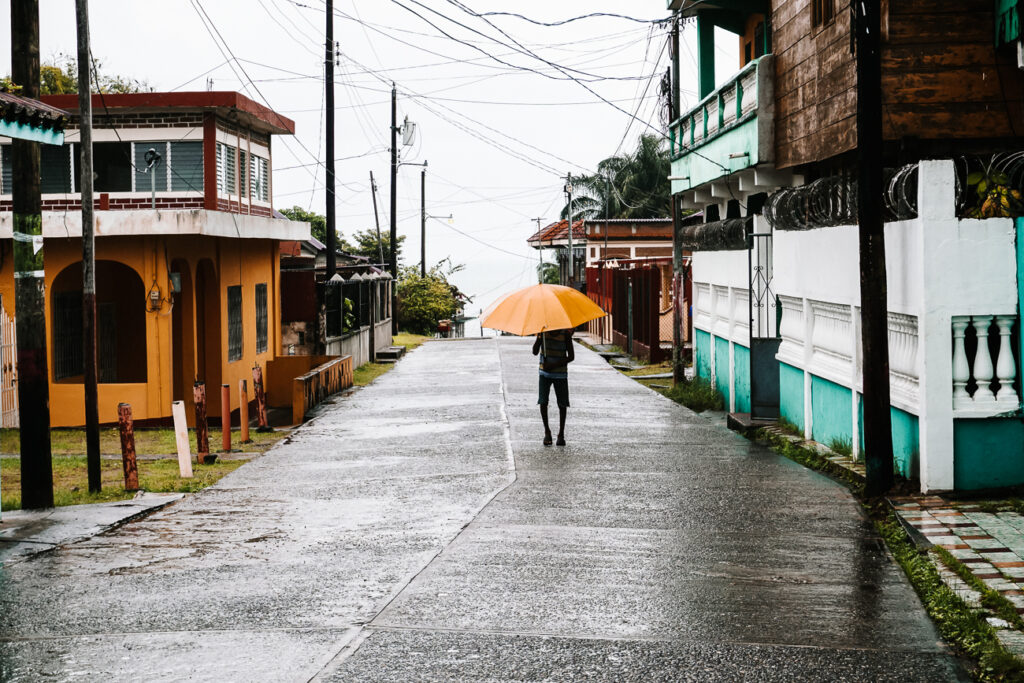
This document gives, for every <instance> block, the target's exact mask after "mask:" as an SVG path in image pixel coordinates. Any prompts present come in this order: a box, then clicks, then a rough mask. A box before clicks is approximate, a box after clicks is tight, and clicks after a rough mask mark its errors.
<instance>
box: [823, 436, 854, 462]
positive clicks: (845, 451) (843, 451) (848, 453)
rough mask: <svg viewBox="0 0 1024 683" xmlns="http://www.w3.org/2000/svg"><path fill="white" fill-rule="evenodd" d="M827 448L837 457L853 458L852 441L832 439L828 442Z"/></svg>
mask: <svg viewBox="0 0 1024 683" xmlns="http://www.w3.org/2000/svg"><path fill="white" fill-rule="evenodd" d="M828 447H829V448H831V449H832V450H833V451H835V452H836V453H838V454H839V455H842V456H845V457H847V458H852V457H853V441H852V440H850V439H840V438H835V439H832V440H830V441H829V442H828Z"/></svg>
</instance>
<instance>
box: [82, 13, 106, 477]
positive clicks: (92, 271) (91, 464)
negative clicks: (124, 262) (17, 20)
mask: <svg viewBox="0 0 1024 683" xmlns="http://www.w3.org/2000/svg"><path fill="white" fill-rule="evenodd" d="M75 14H76V17H77V21H78V129H79V133H80V135H81V138H80V139H81V143H80V145H79V146H80V147H81V157H80V158H81V169H82V174H81V178H80V180H79V183H80V186H79V187H80V188H81V191H82V194H81V196H82V332H83V333H84V343H83V349H82V361H83V362H84V364H85V461H86V468H87V470H88V474H89V491H90V492H92V493H99V492H100V491H101V490H102V488H103V482H102V479H101V476H100V415H99V397H98V385H97V382H98V377H97V368H96V237H95V226H96V221H95V216H94V214H93V199H92V180H93V178H92V89H91V88H90V87H89V64H90V61H91V58H90V48H89V0H75Z"/></svg>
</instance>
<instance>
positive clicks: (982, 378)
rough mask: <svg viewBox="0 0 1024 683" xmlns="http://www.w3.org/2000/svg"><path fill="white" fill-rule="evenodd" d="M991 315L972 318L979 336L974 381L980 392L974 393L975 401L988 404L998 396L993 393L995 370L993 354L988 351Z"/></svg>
mask: <svg viewBox="0 0 1024 683" xmlns="http://www.w3.org/2000/svg"><path fill="white" fill-rule="evenodd" d="M992 317H993V316H991V315H976V316H974V317H973V318H972V321H973V322H974V332H975V334H977V335H978V351H977V353H975V354H974V372H973V374H974V381H975V382H977V383H978V390H977V391H975V392H974V401H975V402H976V403H978V402H985V403H988V402H990V401H995V399H996V395H995V394H994V393H993V392H992V387H991V386H990V385H991V384H992V379H993V378H994V377H995V368H994V367H993V366H992V352H991V351H989V349H988V326H989V325H991V324H992Z"/></svg>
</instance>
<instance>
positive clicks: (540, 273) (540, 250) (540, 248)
mask: <svg viewBox="0 0 1024 683" xmlns="http://www.w3.org/2000/svg"><path fill="white" fill-rule="evenodd" d="M533 220H535V221H537V256H539V257H540V262H539V264H538V265H537V282H538V283H539V284H544V244H543V243H542V242H541V239H540V222H541V221H542V220H544V219H543V218H534V219H533ZM480 329H481V330H482V329H483V328H482V327H481V328H480Z"/></svg>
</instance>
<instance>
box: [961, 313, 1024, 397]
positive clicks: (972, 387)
mask: <svg viewBox="0 0 1024 683" xmlns="http://www.w3.org/2000/svg"><path fill="white" fill-rule="evenodd" d="M952 323H953V324H952V327H953V410H954V414H955V415H957V416H960V417H989V416H992V415H999V414H1003V413H1011V412H1015V411H1017V410H1018V409H1019V408H1020V405H1021V404H1020V398H1019V396H1018V395H1017V390H1016V388H1015V387H1014V383H1015V380H1016V379H1017V367H1018V365H1019V359H1018V358H1016V353H1015V349H1014V348H1013V342H1012V331H1013V327H1014V325H1015V324H1016V323H1017V316H1016V314H1014V313H1007V314H1005V315H974V316H970V315H955V316H953V321H952ZM971 338H973V343H972V340H971ZM972 346H973V347H974V349H973V357H971V356H972V354H971V353H970V352H971V350H972V349H971V348H970V347H972Z"/></svg>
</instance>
